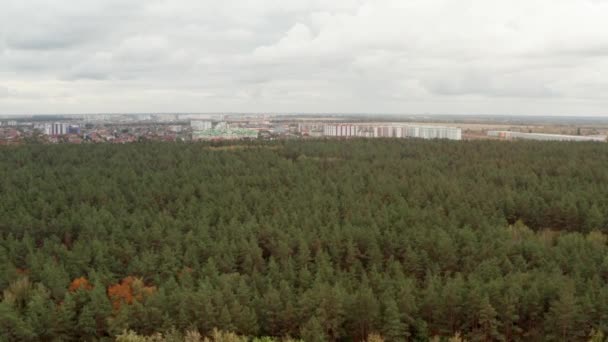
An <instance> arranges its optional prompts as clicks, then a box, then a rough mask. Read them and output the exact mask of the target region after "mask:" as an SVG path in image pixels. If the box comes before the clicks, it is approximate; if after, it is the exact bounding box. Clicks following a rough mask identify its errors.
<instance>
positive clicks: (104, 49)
mask: <svg viewBox="0 0 608 342" xmlns="http://www.w3.org/2000/svg"><path fill="white" fill-rule="evenodd" d="M607 18H608V0H510V1H504V0H331V1H329V0H222V1H217V0H213V1H212V0H2V1H1V2H0V114H34V113H36V114H44V113H129V112H132V113H142V112H197V113H203V112H204V113H209V112H272V113H285V112H288V113H319V112H320V113H404V114H421V113H436V114H507V115H509V114H517V115H581V116H583V115H584V116H593V115H608V20H607Z"/></svg>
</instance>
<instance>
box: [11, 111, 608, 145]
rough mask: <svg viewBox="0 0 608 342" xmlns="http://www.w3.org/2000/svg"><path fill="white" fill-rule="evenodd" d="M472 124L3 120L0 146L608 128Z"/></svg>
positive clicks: (462, 135)
mask: <svg viewBox="0 0 608 342" xmlns="http://www.w3.org/2000/svg"><path fill="white" fill-rule="evenodd" d="M589 127H591V128H587V127H585V125H576V124H572V123H549V124H539V123H538V122H536V123H531V122H523V123H513V122H507V123H505V122H500V120H499V119H496V120H494V121H488V120H478V121H474V120H471V119H466V120H465V119H460V120H454V119H449V118H439V119H437V118H434V120H433V118H430V119H429V118H425V117H409V118H397V117H390V116H388V117H387V116H374V115H368V116H337V115H326V116H324V115H318V116H311V115H301V116H299V115H274V114H273V115H271V114H122V115H119V114H111V115H110V114H108V115H103V114H94V115H93V114H91V115H52V116H50V115H46V116H45V115H31V116H21V117H9V116H7V117H0V145H18V144H24V143H34V142H35V143H46V144H58V143H68V144H83V143H113V144H125V143H133V142H141V141H183V142H190V141H224V140H254V139H263V140H275V139H306V138H355V137H360V138H420V139H449V140H474V139H494V140H496V139H499V140H514V139H531V140H544V141H547V140H555V141H600V142H606V137H607V134H608V126H601V125H600V126H598V125H594V126H589Z"/></svg>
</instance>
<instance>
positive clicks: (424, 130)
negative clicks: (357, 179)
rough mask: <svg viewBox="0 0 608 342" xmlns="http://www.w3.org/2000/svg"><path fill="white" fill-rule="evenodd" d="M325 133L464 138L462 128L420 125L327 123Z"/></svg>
mask: <svg viewBox="0 0 608 342" xmlns="http://www.w3.org/2000/svg"><path fill="white" fill-rule="evenodd" d="M323 135H324V136H327V137H368V138H422V139H451V140H462V130H461V129H460V128H457V127H442V126H418V125H369V124H367V125H366V124H348V123H341V124H326V125H325V126H324V127H323Z"/></svg>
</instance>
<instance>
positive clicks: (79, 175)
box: [0, 139, 608, 341]
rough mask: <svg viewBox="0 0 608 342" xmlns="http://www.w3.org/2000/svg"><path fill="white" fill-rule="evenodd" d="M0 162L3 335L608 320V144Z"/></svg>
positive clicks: (248, 147) (19, 155) (66, 151)
mask: <svg viewBox="0 0 608 342" xmlns="http://www.w3.org/2000/svg"><path fill="white" fill-rule="evenodd" d="M0 175H1V176H2V177H0V195H1V196H0V234H1V235H0V289H2V292H3V293H2V301H1V303H0V335H1V337H2V338H3V339H4V340H9V341H27V340H32V341H53V340H64V341H70V340H72V341H81V340H112V339H115V338H116V336H119V335H121V334H124V333H125V332H126V331H131V332H132V333H133V334H137V335H141V336H153V335H155V334H158V333H161V334H164V335H166V334H168V333H170V332H172V331H173V332H175V331H178V332H186V331H190V332H196V333H199V334H201V336H211V335H212V334H213V331H214V329H219V330H221V331H227V332H233V333H235V334H238V335H240V336H250V337H254V336H273V337H277V338H287V337H290V338H294V339H300V338H301V339H303V340H305V341H362V340H365V339H366V338H367V337H368V336H370V334H371V335H374V334H376V335H377V336H382V338H384V339H385V340H386V341H403V340H417V341H426V340H428V339H430V338H433V337H434V336H439V337H446V338H447V337H451V336H457V335H459V336H461V337H462V338H463V339H466V340H472V341H494V340H503V341H523V340H536V341H538V340H556V341H577V340H587V339H589V338H590V337H591V335H592V334H595V335H597V334H602V333H605V332H607V331H608V286H606V283H607V281H608V245H607V239H608V236H607V235H606V233H608V219H607V218H608V145H606V144H600V143H558V142H555V143H554V142H513V143H504V142H450V141H422V140H382V139H369V140H347V141H331V140H328V141H323V140H318V141H281V142H267V143H260V142H249V143H244V142H241V143H238V144H237V145H231V144H210V143H200V144H198V143H197V144H173V143H140V144H129V145H122V146H113V145H87V146H78V145H55V146H48V145H47V146H40V145H30V146H20V147H10V148H2V149H0ZM201 338H202V337H201Z"/></svg>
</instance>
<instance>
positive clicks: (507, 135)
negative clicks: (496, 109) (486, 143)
mask: <svg viewBox="0 0 608 342" xmlns="http://www.w3.org/2000/svg"><path fill="white" fill-rule="evenodd" d="M487 135H488V136H489V137H496V138H500V139H506V140H510V139H526V140H542V141H603V142H605V141H606V136H604V135H598V136H585V135H564V134H546V133H523V132H511V131H488V132H487Z"/></svg>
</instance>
